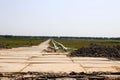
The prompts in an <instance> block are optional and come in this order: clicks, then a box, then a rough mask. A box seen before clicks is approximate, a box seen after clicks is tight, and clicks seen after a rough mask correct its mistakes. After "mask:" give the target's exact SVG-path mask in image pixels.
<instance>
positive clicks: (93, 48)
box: [69, 43, 120, 59]
mask: <svg viewBox="0 0 120 80" xmlns="http://www.w3.org/2000/svg"><path fill="white" fill-rule="evenodd" d="M69 56H72V57H75V56H77V57H78V56H82V57H107V58H110V59H120V45H115V46H105V45H102V44H93V43H92V44H90V45H89V46H88V47H82V48H79V49H78V50H75V51H73V52H71V53H70V55H69Z"/></svg>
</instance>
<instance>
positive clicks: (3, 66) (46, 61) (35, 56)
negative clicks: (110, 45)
mask: <svg viewBox="0 0 120 80" xmlns="http://www.w3.org/2000/svg"><path fill="white" fill-rule="evenodd" d="M49 41H50V40H47V41H45V42H43V43H41V44H40V45H39V46H33V47H21V48H14V49H9V50H0V72H28V71H34V72H57V73H58V72H67V73H69V72H71V71H75V72H93V71H96V72H97V71H104V72H105V71H108V72H120V61H111V60H109V59H106V58H94V57H73V58H70V57H67V56H66V55H65V53H47V52H44V49H47V47H48V46H49Z"/></svg>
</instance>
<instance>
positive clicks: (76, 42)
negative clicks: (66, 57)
mask: <svg viewBox="0 0 120 80" xmlns="http://www.w3.org/2000/svg"><path fill="white" fill-rule="evenodd" d="M55 40H56V41H58V42H60V43H62V44H63V45H65V46H66V47H69V48H73V49H78V48H81V47H86V46H89V45H90V44H91V43H99V44H103V45H108V46H113V45H117V44H120V40H82V39H55Z"/></svg>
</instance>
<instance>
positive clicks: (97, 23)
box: [0, 0, 120, 37]
mask: <svg viewBox="0 0 120 80" xmlns="http://www.w3.org/2000/svg"><path fill="white" fill-rule="evenodd" d="M0 34H1V35H6V34H9V35H28V36H80V37H83V36H86V37H88V36H89V37H120V0H0Z"/></svg>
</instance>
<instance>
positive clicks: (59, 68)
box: [22, 63, 84, 73]
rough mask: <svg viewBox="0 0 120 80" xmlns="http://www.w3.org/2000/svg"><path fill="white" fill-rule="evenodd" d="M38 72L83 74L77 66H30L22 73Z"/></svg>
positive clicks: (81, 69)
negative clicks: (74, 72) (73, 72)
mask: <svg viewBox="0 0 120 80" xmlns="http://www.w3.org/2000/svg"><path fill="white" fill-rule="evenodd" d="M28 71H40V72H56V73H58V72H67V73H68V72H71V71H76V72H84V69H83V68H82V67H80V65H79V64H73V63H71V64H31V65H30V66H28V67H27V68H25V69H24V70H23V71H22V72H28Z"/></svg>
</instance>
